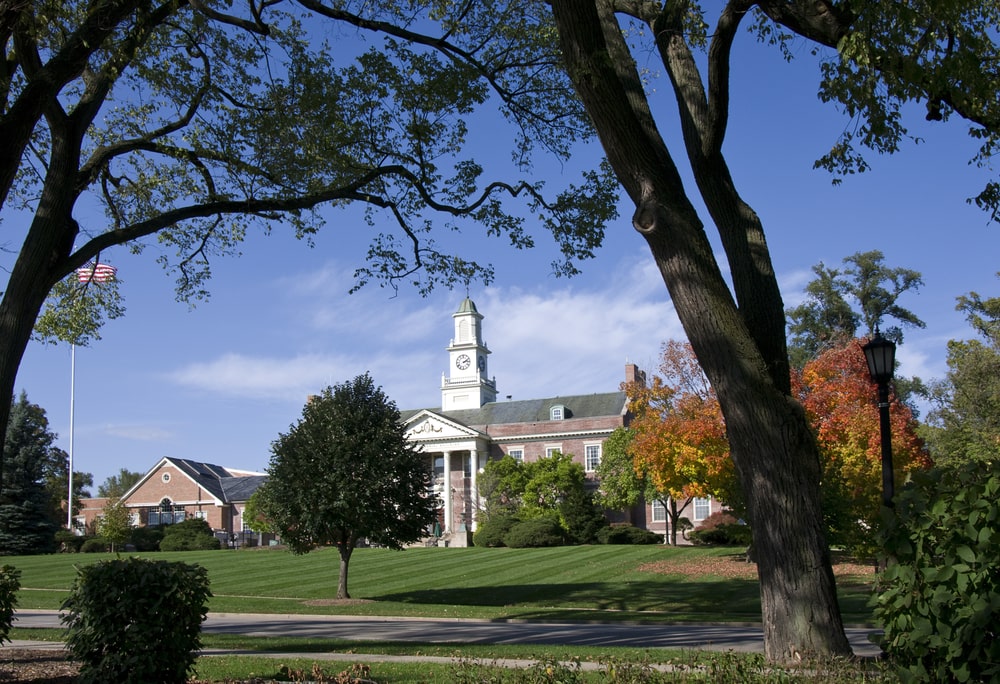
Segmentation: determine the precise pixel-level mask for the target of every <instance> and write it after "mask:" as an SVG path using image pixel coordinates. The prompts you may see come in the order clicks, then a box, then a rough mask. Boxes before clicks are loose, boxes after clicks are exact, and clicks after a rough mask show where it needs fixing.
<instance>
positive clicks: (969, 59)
mask: <svg viewBox="0 0 1000 684" xmlns="http://www.w3.org/2000/svg"><path fill="white" fill-rule="evenodd" d="M550 5H551V7H552V10H553V15H554V19H555V22H556V25H557V29H558V32H559V36H560V40H561V42H562V46H563V56H564V59H565V62H566V65H567V69H568V73H569V75H570V78H572V80H573V83H574V85H575V87H576V89H577V92H578V93H579V95H580V97H581V99H582V100H583V102H584V106H585V107H586V109H587V112H588V113H589V114H590V117H591V119H592V120H593V122H594V126H595V128H596V129H597V134H598V136H599V138H600V140H601V143H602V145H603V147H604V150H605V152H606V153H607V156H608V160H609V162H610V164H611V165H612V167H613V168H614V171H615V174H616V176H617V177H618V180H619V182H620V183H621V184H622V187H623V188H624V190H625V192H626V193H627V195H628V197H629V199H630V201H631V202H632V203H633V204H634V206H635V211H634V213H633V217H632V221H633V225H634V227H635V228H636V230H638V231H639V233H640V234H641V235H642V236H643V237H644V238H645V239H646V241H647V243H648V246H649V249H650V252H651V254H652V256H653V258H654V259H655V261H656V263H657V265H658V267H659V270H660V273H661V275H662V276H663V280H664V282H665V284H666V286H667V289H668V291H669V292H670V296H671V300H672V301H673V304H674V306H675V308H676V311H677V314H678V316H679V318H680V320H681V323H682V325H683V326H684V330H685V332H686V334H687V336H688V339H689V340H690V342H691V344H692V346H693V348H694V350H695V353H696V354H697V357H698V360H699V362H700V363H701V365H702V367H703V368H704V370H705V373H706V375H707V376H708V378H709V379H710V381H711V383H712V386H713V387H714V389H715V391H716V393H717V395H718V398H719V402H720V405H721V407H722V412H723V414H724V416H725V421H726V429H727V433H728V435H729V441H730V445H731V453H732V457H733V461H734V463H735V466H736V472H737V475H738V477H739V480H740V482H741V485H742V489H743V493H744V495H745V497H746V506H747V511H748V516H749V521H750V523H751V525H752V527H753V529H754V534H755V538H754V544H755V547H756V548H757V550H758V551H759V556H758V557H759V559H760V563H759V565H758V571H759V576H760V587H761V605H762V610H763V623H764V643H765V651H766V654H767V656H768V657H769V658H772V659H786V658H792V657H795V656H797V655H801V654H808V653H838V654H841V653H842V654H846V653H849V652H850V646H849V644H848V642H847V639H846V637H845V636H844V632H843V625H842V620H841V616H840V610H839V607H838V605H837V599H836V586H835V583H834V578H833V572H832V569H831V564H830V555H829V548H828V545H827V542H826V539H825V536H824V533H823V513H822V508H821V505H820V490H819V483H820V476H821V469H820V454H819V450H818V446H817V444H816V440H815V438H814V436H813V435H812V433H811V431H810V427H809V423H808V421H807V420H806V417H805V413H804V411H803V410H802V407H801V405H799V404H798V403H797V402H796V401H795V399H794V397H793V396H792V393H791V380H790V372H789V370H790V369H789V360H788V353H787V349H786V342H785V317H784V307H783V304H782V299H781V295H780V292H779V289H778V283H777V279H776V277H775V272H774V267H773V265H772V263H771V258H770V254H769V252H768V247H767V243H766V240H765V235H764V229H763V225H762V223H761V221H760V218H759V216H758V215H757V214H756V213H755V212H754V211H753V210H752V208H751V207H750V206H749V205H748V204H747V203H746V202H745V201H744V199H743V198H742V197H741V196H740V194H739V192H738V190H737V188H736V185H735V182H734V179H733V178H732V176H731V174H730V171H729V168H728V165H727V162H726V158H725V156H724V154H723V147H724V143H725V138H726V131H727V125H728V120H729V115H730V111H729V102H730V100H729V95H730V93H729V90H730V83H729V79H730V66H731V65H730V61H731V51H732V46H733V43H734V41H735V39H736V37H737V35H738V32H739V29H740V26H741V25H742V24H743V22H744V21H746V20H748V18H749V21H753V22H755V27H754V28H756V30H757V32H758V35H759V36H762V37H764V38H765V39H767V40H769V41H770V42H772V43H774V44H775V45H777V46H779V47H785V48H787V47H788V46H787V40H789V39H792V38H795V39H799V40H802V39H804V40H806V41H810V42H812V43H813V44H814V45H815V46H816V49H817V51H821V50H823V49H824V48H831V49H832V48H835V49H836V50H837V53H836V54H833V56H832V58H831V59H828V60H827V61H825V62H824V63H823V73H824V78H823V81H822V83H821V93H820V94H821V97H823V98H824V99H826V100H833V101H836V102H838V103H840V104H841V105H842V106H843V107H844V108H845V109H846V110H847V112H848V113H849V114H850V115H851V116H852V117H856V118H857V123H856V125H853V126H846V127H845V129H844V130H845V133H844V138H843V139H842V140H841V141H839V142H838V144H837V145H835V146H834V147H833V149H832V150H831V153H830V154H829V155H828V156H827V157H825V158H824V159H823V160H820V165H822V166H826V167H827V168H830V169H833V170H836V171H843V172H856V171H858V170H863V169H864V166H865V164H864V158H863V156H862V155H861V154H860V153H859V152H858V150H857V149H856V148H855V145H858V144H859V145H867V146H869V147H872V148H875V149H877V150H879V151H884V152H892V151H894V150H895V149H897V147H898V145H899V143H900V141H901V140H902V139H903V137H904V136H905V135H906V130H905V128H904V127H903V125H902V122H901V108H902V106H903V104H904V103H906V102H908V101H913V100H921V99H922V100H924V101H925V102H926V103H927V106H928V115H929V116H931V117H932V118H935V119H943V118H948V117H950V116H956V115H957V116H961V117H964V118H965V119H967V120H968V121H971V122H973V134H974V135H976V136H977V137H979V138H981V139H982V140H983V141H984V144H983V147H982V155H981V157H980V159H979V160H980V161H981V162H983V163H988V161H989V159H990V157H991V155H992V154H993V151H994V150H995V149H996V145H997V143H998V141H1000V138H998V135H1000V103H998V101H997V98H996V96H995V93H996V91H997V83H998V81H1000V78H998V68H1000V67H998V60H997V56H998V50H997V46H996V45H995V43H994V40H995V37H996V31H995V27H996V25H997V20H998V19H1000V8H998V7H997V5H996V4H994V3H980V2H973V1H971V0H962V1H960V2H954V3H946V4H945V5H942V4H936V3H924V2H918V3H915V4H914V3H906V4H902V3H896V2H888V1H885V2H881V1H880V2H865V3H858V2H836V1H833V0H830V1H823V0H821V1H820V2H797V1H791V2H788V1H783V2H771V1H763V2H750V1H747V2H741V1H733V2H726V3H724V4H723V5H722V7H721V11H720V12H719V14H718V17H717V18H716V20H715V23H714V25H712V26H708V23H707V20H706V19H707V18H706V15H705V13H704V12H703V11H702V9H701V7H702V6H701V5H698V4H695V3H685V2H664V3H638V2H628V3H619V2H613V1H612V0H587V1H585V2H581V1H580V0H551V2H550ZM753 11H755V12H753ZM632 28H637V29H638V30H636V31H632V30H630V29H632ZM643 39H648V41H649V42H648V43H643V42H642V41H643ZM631 44H635V45H636V46H637V49H638V50H642V55H641V57H640V56H638V55H636V54H635V53H634V52H633V50H632V49H631ZM706 45H707V58H706V59H699V57H698V56H696V52H697V51H698V50H700V49H701V48H702V47H704V46H706ZM652 54H656V55H657V56H658V57H659V58H660V60H661V61H662V66H663V68H664V71H665V73H666V74H667V76H668V78H669V80H670V84H671V86H672V91H671V95H672V96H673V100H674V101H676V104H677V113H678V114H679V120H680V132H681V135H682V137H683V150H681V151H680V152H679V154H680V155H683V156H686V157H687V160H688V161H689V162H690V165H691V170H692V172H693V175H694V179H695V184H696V186H697V192H698V194H699V196H700V197H699V199H700V200H701V201H702V202H704V205H705V207H706V208H707V210H708V216H709V217H710V220H711V221H712V222H713V223H714V227H715V229H716V230H717V231H718V235H719V238H720V240H721V245H722V249H723V250H724V252H725V257H726V259H727V260H728V273H724V272H723V269H722V268H720V266H719V264H718V263H717V261H716V258H715V255H714V253H713V250H712V244H711V242H710V241H709V239H708V235H707V233H706V231H705V225H704V223H703V219H702V218H701V217H700V216H699V214H698V210H697V207H696V204H695V203H694V202H693V201H692V199H691V196H690V195H689V192H688V190H687V189H686V188H685V187H684V183H683V181H682V178H681V175H680V172H679V170H678V167H677V162H676V159H677V157H678V151H676V150H672V149H671V148H670V147H669V146H668V144H667V142H666V140H667V139H669V138H668V136H665V135H662V134H661V132H660V130H659V125H658V123H659V119H658V118H657V117H656V116H655V114H654V111H653V108H652V103H653V102H654V100H653V99H652V97H651V96H650V92H651V91H650V90H649V89H648V88H647V87H646V83H645V82H644V74H643V73H641V72H640V71H639V69H640V66H641V68H643V69H645V68H647V67H648V64H649V59H650V55H652ZM828 54H830V53H828ZM703 69H704V71H703ZM655 92H656V100H655V101H656V102H657V103H659V102H662V101H663V100H664V98H663V95H662V93H663V90H662V89H656V91H655ZM775 144H780V141H776V142H775ZM977 199H978V201H980V202H981V203H983V204H984V206H987V207H988V208H991V209H992V210H993V211H994V212H995V211H996V208H997V206H998V205H1000V185H997V184H995V183H991V184H990V186H989V187H988V188H987V189H986V191H984V193H982V194H981V195H979V197H978V198H977ZM730 282H731V283H732V289H730V285H729V283H730ZM791 492H794V494H795V495H794V496H789V493H791Z"/></svg>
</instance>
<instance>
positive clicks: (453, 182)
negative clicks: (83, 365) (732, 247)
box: [0, 0, 616, 456]
mask: <svg viewBox="0 0 1000 684" xmlns="http://www.w3.org/2000/svg"><path fill="white" fill-rule="evenodd" d="M538 9H539V8H538V7H536V6H534V4H533V3H530V2H521V1H520V0H508V1H506V2H504V3H502V6H500V5H497V4H496V3H469V4H468V6H465V4H464V3H463V4H462V6H461V7H459V6H449V3H436V2H435V3H426V4H425V5H424V6H421V4H420V3H418V4H417V5H416V6H414V5H412V3H396V2H384V3H375V4H367V5H364V6H363V7H360V8H358V11H357V12H354V11H352V8H351V7H349V6H348V5H345V3H333V4H330V3H321V2H317V1H316V0H298V1H297V2H296V1H293V0H285V1H283V2H260V1H258V0H239V1H238V2H232V3H221V4H220V3H209V2H201V1H191V2H186V1H182V2H173V1H165V2H156V1H154V2H146V1H145V0H93V1H92V0H39V1H38V2H19V3H4V4H2V5H0V15H2V21H0V44H2V45H3V48H4V55H3V56H4V59H3V60H2V61H0V140H2V141H3V145H2V146H0V210H2V215H0V219H2V220H3V222H4V226H5V229H6V230H13V229H15V228H17V227H20V226H24V229H23V232H21V233H19V234H17V235H16V236H13V235H8V236H7V238H5V242H9V243H10V244H18V243H19V246H18V247H17V252H16V258H15V259H13V261H12V263H10V264H5V268H4V270H5V271H6V272H8V273H9V278H8V281H7V285H6V287H2V288H0V289H2V299H0V396H9V395H12V394H13V387H14V381H15V377H16V374H17V368H18V365H19V364H20V361H21V358H22V356H23V354H24V350H25V347H26V345H27V344H28V341H29V338H30V337H31V334H32V328H33V326H34V325H35V323H36V320H38V319H39V317H40V314H42V312H43V308H44V307H46V306H47V307H48V308H46V309H45V311H46V313H45V314H42V318H41V320H40V321H39V322H40V325H39V327H38V329H37V330H38V333H39V334H40V335H43V336H49V337H53V336H54V337H55V338H57V339H61V340H72V341H75V342H77V343H83V342H85V341H87V340H91V339H96V338H97V332H98V330H99V324H100V322H101V321H102V320H104V319H106V318H112V317H115V316H118V315H120V314H121V313H122V312H123V306H122V299H121V296H120V291H119V288H120V283H118V282H117V281H114V282H112V283H109V284H108V286H107V287H96V286H95V285H94V283H93V282H88V283H80V282H78V281H77V280H76V279H75V278H74V271H75V270H76V269H78V268H80V267H82V266H84V265H85V264H87V263H88V262H93V261H95V260H97V259H98V258H105V259H106V258H107V257H108V255H109V253H111V252H112V251H113V248H115V247H117V246H121V245H128V247H127V248H128V249H129V250H131V251H134V252H138V251H141V250H143V249H145V248H147V247H149V246H150V245H152V244H157V245H158V248H159V249H160V250H161V253H160V255H159V260H160V262H161V263H162V264H163V265H164V267H165V268H166V269H167V270H168V271H169V272H171V273H172V274H174V275H176V277H177V291H178V297H179V298H181V299H184V300H187V301H189V302H191V301H196V300H197V299H199V298H201V297H204V296H205V295H206V285H207V279H208V278H209V276H210V274H211V268H212V265H213V262H214V261H215V260H216V259H217V258H219V257H221V256H225V255H231V254H235V253H237V252H238V250H239V245H240V243H241V241H242V240H243V238H244V236H245V235H246V234H247V232H248V231H251V230H255V229H256V230H260V231H262V232H267V231H268V230H270V229H271V228H272V227H273V226H275V225H277V224H278V223H283V224H285V225H287V226H288V227H289V228H290V230H291V232H293V233H294V234H295V235H296V236H297V237H299V238H303V239H304V240H306V241H308V240H309V239H310V236H311V235H312V234H314V233H315V232H316V231H317V230H319V228H320V226H321V225H322V224H323V217H322V216H321V215H320V214H319V213H317V210H318V209H319V208H320V207H323V206H333V207H339V206H344V205H346V204H351V203H357V204H359V205H363V206H365V207H367V208H368V209H370V210H371V214H370V215H369V216H368V223H369V227H371V226H375V225H376V224H378V225H379V228H378V230H377V231H376V230H373V231H372V236H371V246H370V249H369V251H368V256H369V261H368V263H367V264H365V265H364V266H362V267H361V268H359V269H358V270H357V272H356V273H357V281H358V285H359V286H360V285H362V284H364V283H365V282H368V281H370V280H378V281H381V282H382V283H383V284H390V285H392V286H395V285H397V284H398V283H400V282H406V283H407V284H414V285H415V286H416V287H417V288H418V289H420V290H421V291H422V292H425V291H427V290H429V289H430V288H432V287H433V286H434V285H435V284H445V285H453V284H456V283H460V284H464V283H468V282H469V281H470V280H472V279H482V280H483V281H485V282H489V281H490V280H491V279H492V277H493V270H492V267H491V266H490V264H488V263H485V262H479V261H476V260H475V259H462V258H460V257H459V256H458V255H455V254H453V253H450V251H448V250H446V249H445V248H444V247H442V246H441V245H440V244H438V243H436V242H435V241H434V239H433V237H432V236H431V235H429V232H430V230H431V225H432V216H435V215H436V216H438V217H439V218H438V219H437V221H436V224H437V225H438V226H441V227H445V226H447V227H450V228H454V229H459V228H464V229H470V228H478V229H480V230H482V231H483V232H485V234H487V235H489V236H492V237H494V238H498V239H502V240H505V241H508V242H510V243H511V244H512V245H513V246H515V247H518V248H524V247H529V246H531V245H533V244H534V242H535V240H536V239H537V238H538V237H539V236H538V234H537V232H536V228H539V227H540V229H541V230H542V231H543V232H544V231H545V230H546V229H547V230H548V231H549V232H550V233H551V235H552V237H553V238H554V240H555V242H556V244H557V245H558V247H559V249H560V251H561V253H562V257H561V258H560V259H558V260H556V262H555V263H554V264H553V268H554V270H555V271H556V272H557V273H559V274H571V273H573V272H575V271H576V269H577V264H578V261H579V260H580V259H586V258H587V257H589V256H591V254H592V251H593V249H595V248H596V247H597V246H598V245H599V244H600V242H601V238H602V233H603V225H604V224H605V223H606V221H607V220H608V219H609V218H610V217H611V216H613V215H614V212H615V209H614V207H615V204H616V192H615V188H614V183H613V181H612V180H611V179H610V177H609V176H608V175H607V174H604V173H601V172H599V171H596V170H595V171H592V172H587V173H585V174H584V175H583V176H582V177H581V179H580V181H579V184H578V186H574V185H573V184H572V183H571V182H569V181H568V182H567V183H565V185H563V187H562V188H557V187H556V184H555V183H549V185H547V186H546V187H545V190H544V193H543V181H542V180H538V179H537V174H531V173H530V161H531V158H532V153H533V150H534V149H538V150H541V151H543V152H544V153H546V154H550V153H554V154H555V155H557V156H558V157H561V158H563V159H565V158H567V157H568V155H569V153H570V151H571V148H572V145H573V143H574V142H575V141H576V140H578V139H579V138H580V137H581V136H583V135H586V134H587V133H588V128H587V124H586V119H585V117H584V115H583V112H582V109H581V107H580V105H579V103H578V102H576V101H575V100H574V99H573V98H572V97H571V92H572V91H571V88H570V87H569V84H568V83H567V82H566V79H565V76H564V75H563V74H562V73H561V71H560V69H559V68H558V64H559V59H558V50H557V48H556V45H555V38H554V35H553V34H552V32H551V30H550V27H549V26H548V25H547V23H546V22H544V21H540V20H539V17H538V16H537V10H538ZM320 22H326V23H327V24H328V25H327V26H326V27H324V28H323V29H321V30H317V31H314V30H313V27H315V26H318V25H319V24H320ZM498 22H503V25H502V26H498ZM422 30H426V31H427V32H426V33H424V32H422ZM335 34H336V35H337V36H338V37H337V40H335V41H332V42H327V41H324V40H322V39H321V36H322V35H335ZM366 40H367V41H369V42H366ZM137 93H141V95H137ZM491 93H492V98H491V97H490V95H491ZM483 107H489V108H490V109H491V110H495V109H496V108H499V109H500V111H501V113H502V114H503V115H504V116H505V117H506V118H508V119H509V120H510V121H511V124H512V125H511V126H510V129H509V130H510V136H509V138H510V149H511V150H512V151H513V152H514V157H515V160H514V161H515V163H514V164H513V165H507V166H506V167H505V168H504V169H503V170H502V171H500V170H498V171H497V172H496V173H495V174H491V175H487V173H486V168H485V165H484V163H483V162H482V161H481V160H475V159H473V158H471V157H470V156H469V155H468V154H466V153H465V152H464V151H463V147H464V145H465V143H466V141H467V140H468V139H469V137H470V135H469V129H470V123H469V122H470V120H471V118H472V115H473V114H474V113H475V112H478V111H480V110H481V109H482V108H483ZM483 118H486V117H483ZM500 130H501V129H500V128H499V127H497V126H496V124H495V119H493V118H491V123H490V130H489V133H488V134H489V135H490V136H491V138H492V139H494V140H496V138H497V136H498V135H500ZM550 180H551V179H545V181H544V182H549V181H550ZM550 189H553V190H552V192H550ZM511 203H513V204H514V205H516V207H517V208H518V211H512V210H510V206H509V205H510V204H511ZM94 208H99V209H103V212H104V215H103V216H101V217H97V216H95V215H94V213H93V209H94ZM527 214H534V215H535V216H534V218H538V219H540V223H535V222H528V221H527ZM359 228H361V227H360V226H354V227H352V226H344V227H343V228H342V229H344V230H356V229H359ZM47 301H48V303H46V302H47ZM8 410H9V407H8V406H7V405H6V402H4V403H0V428H3V427H4V426H6V423H7V414H8ZM0 456H2V454H0Z"/></svg>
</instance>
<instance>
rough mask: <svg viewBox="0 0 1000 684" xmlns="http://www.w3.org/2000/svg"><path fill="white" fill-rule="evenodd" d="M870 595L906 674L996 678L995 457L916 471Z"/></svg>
mask: <svg viewBox="0 0 1000 684" xmlns="http://www.w3.org/2000/svg"><path fill="white" fill-rule="evenodd" d="M895 501H896V508H895V515H893V514H892V512H891V511H887V510H886V511H885V513H886V517H887V520H886V530H887V531H886V543H885V550H886V554H887V556H888V562H887V567H886V569H885V571H884V572H883V573H881V575H880V576H879V578H878V590H877V592H876V594H875V596H874V597H873V603H874V606H875V616H876V618H877V619H878V620H879V622H880V623H881V624H882V626H883V628H884V630H885V638H884V642H883V644H882V647H883V648H884V649H885V650H886V652H887V653H888V654H889V656H890V657H891V659H892V661H893V662H894V663H895V664H896V665H897V666H898V667H899V668H900V674H901V675H902V678H903V679H904V681H914V682H970V681H976V682H979V681H997V680H998V679H1000V623H998V622H997V615H998V614H1000V461H994V462H992V463H977V462H973V463H965V464H961V465H959V466H957V467H954V468H938V469H936V470H933V471H931V472H927V473H915V474H914V476H913V480H912V482H910V483H908V484H907V485H906V486H905V487H904V488H903V489H902V491H899V492H897V494H896V500H895Z"/></svg>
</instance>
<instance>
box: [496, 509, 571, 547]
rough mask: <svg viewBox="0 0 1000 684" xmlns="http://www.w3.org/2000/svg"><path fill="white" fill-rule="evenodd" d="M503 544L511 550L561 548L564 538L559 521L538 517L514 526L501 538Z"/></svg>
mask: <svg viewBox="0 0 1000 684" xmlns="http://www.w3.org/2000/svg"><path fill="white" fill-rule="evenodd" d="M503 543H504V544H505V545H506V546H509V547H510V548H512V549H524V548H538V547H543V546H562V545H563V544H564V543H566V538H565V535H564V532H563V529H562V526H561V525H559V521H557V520H553V519H552V518H548V517H540V518H531V519H529V520H522V521H521V522H519V523H517V524H515V525H514V526H513V527H511V528H510V530H509V531H508V532H507V534H505V535H504V536H503Z"/></svg>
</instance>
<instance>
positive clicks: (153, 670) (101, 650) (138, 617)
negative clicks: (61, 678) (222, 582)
mask: <svg viewBox="0 0 1000 684" xmlns="http://www.w3.org/2000/svg"><path fill="white" fill-rule="evenodd" d="M211 595H212V593H211V591H209V581H208V571H207V570H206V569H205V568H203V567H201V566H198V565H191V564H188V563H175V562H168V561H154V560H148V559H144V558H137V557H131V558H120V559H114V560H108V561H103V562H100V563H96V564H94V565H89V566H84V567H81V568H79V569H78V571H77V577H76V580H75V581H74V583H73V587H72V588H71V590H70V595H69V598H68V599H66V601H65V602H64V603H63V606H62V608H63V610H64V611H66V614H65V615H64V617H63V618H62V620H63V622H64V623H65V624H66V626H67V638H66V648H67V649H68V650H69V652H70V655H71V657H72V658H73V660H76V661H78V662H80V663H81V667H80V675H79V679H78V681H80V682H82V683H84V684H91V683H93V684H96V683H98V682H101V683H103V682H157V683H160V684H183V682H185V681H187V675H188V672H189V671H190V670H191V668H192V667H193V665H194V661H195V654H196V651H197V650H198V649H199V648H200V647H201V636H200V635H201V623H202V621H203V620H204V619H205V616H206V615H207V614H208V599H209V597H211Z"/></svg>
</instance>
